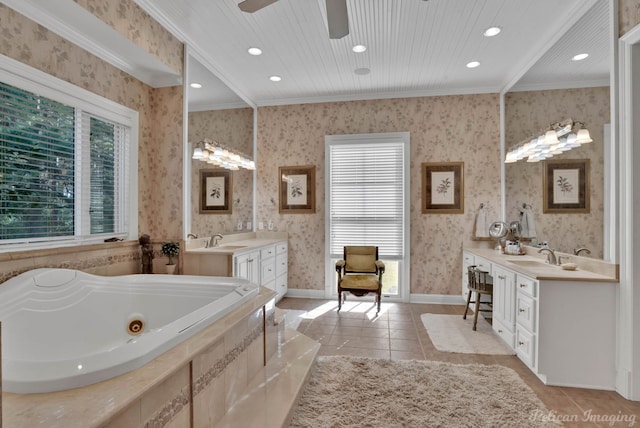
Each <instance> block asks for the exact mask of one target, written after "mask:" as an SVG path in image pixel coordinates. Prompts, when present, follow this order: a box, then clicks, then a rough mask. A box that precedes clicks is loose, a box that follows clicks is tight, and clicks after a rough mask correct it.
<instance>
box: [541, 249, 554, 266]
mask: <svg viewBox="0 0 640 428" xmlns="http://www.w3.org/2000/svg"><path fill="white" fill-rule="evenodd" d="M545 251H546V252H547V263H549V264H550V265H557V264H558V260H556V253H554V252H553V250H552V249H550V248H540V249H539V250H538V254H542V253H543V252H545Z"/></svg>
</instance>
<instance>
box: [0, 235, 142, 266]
mask: <svg viewBox="0 0 640 428" xmlns="http://www.w3.org/2000/svg"><path fill="white" fill-rule="evenodd" d="M139 245H140V243H139V242H138V241H137V240H127V241H117V242H96V243H74V244H68V245H64V246H57V247H40V248H32V249H27V248H24V249H15V250H9V249H7V250H4V251H2V250H0V251H2V252H0V262H1V261H9V260H21V259H29V258H33V257H43V256H50V255H59V254H69V253H78V252H83V253H84V252H87V251H99V250H108V249H112V248H125V247H138V246H139Z"/></svg>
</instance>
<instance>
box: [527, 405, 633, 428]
mask: <svg viewBox="0 0 640 428" xmlns="http://www.w3.org/2000/svg"><path fill="white" fill-rule="evenodd" d="M529 420H530V421H532V422H543V423H544V422H560V423H563V422H574V423H575V422H586V423H597V424H602V425H608V426H610V427H612V426H614V425H616V426H617V425H619V426H624V425H626V426H629V427H632V426H635V424H636V415H634V414H627V413H622V412H621V411H618V413H611V414H598V413H594V412H593V410H592V409H588V410H585V411H584V412H582V414H562V413H558V412H557V411H555V410H550V411H548V412H543V411H542V410H536V411H534V412H531V415H530V416H529Z"/></svg>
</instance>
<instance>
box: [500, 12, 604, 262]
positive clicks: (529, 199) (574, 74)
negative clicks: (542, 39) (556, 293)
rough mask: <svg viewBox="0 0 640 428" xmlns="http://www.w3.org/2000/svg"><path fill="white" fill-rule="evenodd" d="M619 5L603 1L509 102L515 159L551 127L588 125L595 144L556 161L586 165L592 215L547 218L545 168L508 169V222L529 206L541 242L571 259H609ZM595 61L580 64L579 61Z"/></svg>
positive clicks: (508, 140)
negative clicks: (579, 252) (615, 9)
mask: <svg viewBox="0 0 640 428" xmlns="http://www.w3.org/2000/svg"><path fill="white" fill-rule="evenodd" d="M611 10H612V0H596V1H594V2H592V6H591V7H589V8H585V12H584V14H583V15H582V16H581V17H579V19H578V20H577V22H575V23H574V24H573V25H572V26H570V27H568V28H567V31H566V32H565V33H564V35H562V36H561V37H560V38H559V39H558V40H557V41H556V42H555V43H554V44H553V45H552V46H550V48H549V49H548V50H547V51H546V53H545V54H544V55H542V57H540V58H539V60H538V61H537V62H536V63H535V64H534V65H533V66H532V67H531V68H529V69H528V70H527V71H526V73H525V74H524V75H523V76H522V77H521V78H520V79H519V80H518V82H517V83H515V84H514V85H513V86H512V87H511V88H510V89H509V91H508V92H507V93H506V94H505V149H506V151H509V149H510V148H511V147H514V146H516V145H517V144H518V143H521V142H523V141H525V140H527V139H529V138H530V137H532V136H533V135H535V134H540V133H541V132H542V133H543V132H544V130H545V129H546V128H547V127H548V126H549V125H550V124H552V123H555V122H559V121H563V120H565V119H567V118H571V119H573V120H575V121H579V122H584V126H585V127H586V128H587V129H588V130H589V132H590V135H591V138H592V140H593V141H592V142H591V143H589V144H583V145H581V146H580V147H578V148H574V149H572V150H570V151H566V152H563V153H557V154H555V155H554V156H553V158H552V159H554V160H555V159H560V160H567V161H569V160H587V161H588V162H587V164H588V165H589V177H590V183H591V186H590V190H589V195H588V197H589V199H590V202H591V208H590V210H588V212H585V210H582V211H580V210H576V211H570V210H569V211H565V212H562V211H553V212H544V210H543V205H544V204H543V202H544V196H545V192H544V189H543V173H544V162H543V161H540V162H527V160H526V159H523V160H519V161H517V162H514V163H507V164H505V208H506V209H505V216H506V218H505V220H506V221H513V220H518V219H519V218H520V216H521V213H522V211H523V207H524V206H530V207H531V209H532V210H533V213H534V219H535V222H536V230H537V236H536V239H537V241H538V242H542V241H547V242H548V243H549V246H550V247H551V248H554V249H557V250H559V251H562V252H566V253H573V251H574V250H575V249H578V248H581V247H586V248H588V249H590V251H591V255H590V256H591V257H595V258H600V259H603V258H607V257H606V256H605V248H606V246H607V242H605V241H606V239H605V235H606V233H605V217H606V213H605V207H607V201H606V198H607V196H606V194H605V180H606V176H607V174H608V171H607V166H606V165H607V162H606V157H607V153H608V145H609V144H610V142H609V135H610V134H609V129H610V127H609V124H610V123H611V120H612V118H611V102H610V100H611V93H610V73H611V65H612V64H613V60H612V53H611V50H612V46H613V41H612V40H613V34H614V30H613V28H612V27H613V22H614V19H612V16H611ZM584 53H588V57H586V58H585V59H583V60H577V58H574V56H575V55H578V54H584Z"/></svg>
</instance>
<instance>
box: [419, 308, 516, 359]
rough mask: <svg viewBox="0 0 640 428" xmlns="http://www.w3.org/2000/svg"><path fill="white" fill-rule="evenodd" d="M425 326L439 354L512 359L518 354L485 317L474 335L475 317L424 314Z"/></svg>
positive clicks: (480, 321)
mask: <svg viewBox="0 0 640 428" xmlns="http://www.w3.org/2000/svg"><path fill="white" fill-rule="evenodd" d="M420 318H421V319H422V324H424V327H425V328H426V329H427V333H429V337H430V338H431V342H433V346H435V348H436V349H437V350H438V351H443V352H457V353H462V354H489V355H513V354H515V352H514V351H513V349H511V348H509V346H507V344H506V343H504V342H503V341H502V339H500V337H498V335H496V334H495V333H494V331H493V329H492V328H491V325H490V324H489V323H488V322H487V321H485V319H484V318H483V317H482V316H479V317H478V324H477V326H476V331H473V330H472V328H473V314H471V316H469V315H467V319H466V320H463V319H462V315H441V314H422V315H420Z"/></svg>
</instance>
